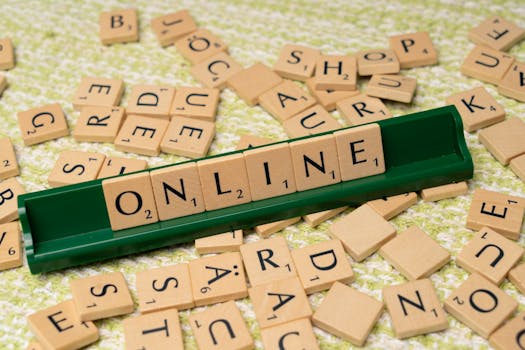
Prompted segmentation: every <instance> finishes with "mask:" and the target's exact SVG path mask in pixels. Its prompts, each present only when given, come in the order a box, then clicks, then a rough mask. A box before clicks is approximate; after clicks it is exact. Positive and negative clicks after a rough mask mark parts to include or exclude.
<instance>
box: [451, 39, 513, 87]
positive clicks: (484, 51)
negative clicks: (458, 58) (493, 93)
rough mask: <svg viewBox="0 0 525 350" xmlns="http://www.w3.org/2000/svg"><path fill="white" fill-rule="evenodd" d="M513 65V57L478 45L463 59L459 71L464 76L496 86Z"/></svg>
mask: <svg viewBox="0 0 525 350" xmlns="http://www.w3.org/2000/svg"><path fill="white" fill-rule="evenodd" d="M513 63H514V57H513V56H511V55H508V54H506V53H504V52H501V51H497V50H494V49H491V48H488V47H486V46H479V45H478V46H475V47H474V48H473V49H472V51H470V53H469V54H468V56H467V58H465V61H463V64H462V65H461V67H460V71H461V73H463V74H464V75H466V76H469V77H472V78H476V79H479V80H482V81H486V82H488V83H492V84H495V85H497V84H499V83H500V82H501V79H503V76H504V75H505V73H507V71H508V70H509V68H510V66H511V65H512V64H513Z"/></svg>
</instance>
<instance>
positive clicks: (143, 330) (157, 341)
mask: <svg viewBox="0 0 525 350" xmlns="http://www.w3.org/2000/svg"><path fill="white" fill-rule="evenodd" d="M122 325H123V326H124V339H125V343H126V349H155V350H183V349H184V342H183V340H184V339H183V338H182V330H181V327H180V321H179V313H178V312H177V310H176V309H170V310H163V311H158V312H153V313H149V314H146V315H140V316H136V317H128V318H126V319H125V320H124V321H123V322H122Z"/></svg>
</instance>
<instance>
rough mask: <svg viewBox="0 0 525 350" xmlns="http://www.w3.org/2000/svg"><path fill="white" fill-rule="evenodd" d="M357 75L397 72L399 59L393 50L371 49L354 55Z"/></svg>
mask: <svg viewBox="0 0 525 350" xmlns="http://www.w3.org/2000/svg"><path fill="white" fill-rule="evenodd" d="M356 58H357V67H358V71H359V75H361V76H366V75H373V74H395V73H399V70H400V66H399V60H398V59H397V56H396V54H395V53H394V51H393V50H389V49H371V50H365V51H360V52H358V53H357V55H356Z"/></svg>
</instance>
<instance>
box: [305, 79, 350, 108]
mask: <svg viewBox="0 0 525 350" xmlns="http://www.w3.org/2000/svg"><path fill="white" fill-rule="evenodd" d="M315 84H316V82H315V77H313V78H310V79H307V80H306V87H308V91H310V94H312V96H313V97H314V98H315V99H316V100H317V102H318V103H319V104H320V105H321V106H323V107H324V108H325V109H326V110H327V111H329V112H331V111H333V110H334V109H335V104H336V103H337V102H339V101H341V100H344V99H345V98H348V97H352V96H355V95H358V94H359V90H357V89H356V90H353V91H349V90H347V91H344V90H333V89H321V90H317V89H316V88H315Z"/></svg>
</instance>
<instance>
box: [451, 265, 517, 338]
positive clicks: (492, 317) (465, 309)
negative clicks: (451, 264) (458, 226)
mask: <svg viewBox="0 0 525 350" xmlns="http://www.w3.org/2000/svg"><path fill="white" fill-rule="evenodd" d="M517 307H518V302H517V301H515V300H514V299H512V298H511V297H510V296H509V295H508V294H506V293H505V292H504V291H503V290H501V289H499V288H498V287H496V286H495V285H494V284H492V283H490V282H489V281H488V280H486V279H485V278H484V277H481V275H478V274H477V273H473V274H472V275H470V276H469V278H468V279H467V280H466V281H465V282H463V284H461V286H459V288H458V289H456V290H454V291H453V292H452V293H451V294H450V296H449V297H448V298H447V300H446V301H445V310H446V311H447V312H448V313H449V314H451V315H452V316H454V317H455V318H457V319H458V320H459V321H461V322H462V323H464V324H465V325H467V326H468V327H469V328H470V329H472V330H473V331H474V332H476V333H478V334H479V335H480V336H482V337H483V338H485V339H486V338H488V337H489V335H490V334H491V333H492V332H494V331H495V330H496V329H497V328H498V327H499V326H500V325H501V324H502V323H503V322H504V321H505V320H506V319H508V318H509V317H510V316H511V314H512V313H513V312H514V310H516V309H517Z"/></svg>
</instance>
